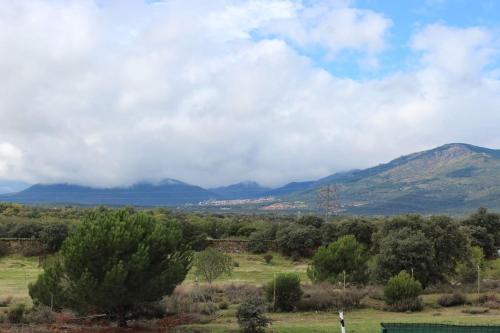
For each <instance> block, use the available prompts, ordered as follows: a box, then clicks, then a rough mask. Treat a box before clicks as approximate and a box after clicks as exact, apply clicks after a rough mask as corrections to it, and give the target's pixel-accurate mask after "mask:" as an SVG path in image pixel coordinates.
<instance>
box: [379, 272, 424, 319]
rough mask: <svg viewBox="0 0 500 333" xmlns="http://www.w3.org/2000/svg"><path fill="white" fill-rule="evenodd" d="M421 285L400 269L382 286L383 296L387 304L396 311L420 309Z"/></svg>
mask: <svg viewBox="0 0 500 333" xmlns="http://www.w3.org/2000/svg"><path fill="white" fill-rule="evenodd" d="M421 293H422V285H421V284H420V282H419V281H417V280H415V279H414V278H412V277H411V275H410V274H408V273H407V272H406V271H401V272H400V273H399V274H398V275H396V276H393V277H392V278H390V279H389V282H387V285H386V286H385V288H384V298H385V302H386V303H387V305H389V306H390V307H391V309H393V310H396V311H416V310H421V301H419V295H420V294H421Z"/></svg>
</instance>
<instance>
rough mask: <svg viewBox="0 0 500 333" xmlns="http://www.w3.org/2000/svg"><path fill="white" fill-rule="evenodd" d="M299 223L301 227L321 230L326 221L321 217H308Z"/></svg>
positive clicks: (304, 217) (301, 219)
mask: <svg viewBox="0 0 500 333" xmlns="http://www.w3.org/2000/svg"><path fill="white" fill-rule="evenodd" d="M297 223H298V224H301V225H305V226H309V227H314V228H321V227H322V226H323V224H325V220H324V219H322V218H321V217H319V216H315V215H307V216H302V217H301V218H300V219H299V220H298V221H297Z"/></svg>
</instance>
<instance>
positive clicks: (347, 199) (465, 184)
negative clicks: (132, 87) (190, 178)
mask: <svg viewBox="0 0 500 333" xmlns="http://www.w3.org/2000/svg"><path fill="white" fill-rule="evenodd" d="M328 185H335V188H336V201H337V203H338V207H339V210H340V211H343V212H348V213H355V214H383V215H391V214H399V213H406V212H419V213H439V212H443V213H444V212H457V213H459V212H466V211H469V210H472V209H475V208H477V207H480V206H485V207H489V208H492V209H500V186H499V185H500V150H494V149H488V148H482V147H477V146H473V145H469V144H463V143H453V144H447V145H444V146H441V147H438V148H435V149H431V150H426V151H422V152H417V153H413V154H410V155H406V156H402V157H399V158H396V159H394V160H392V161H390V162H388V163H385V164H380V165H378V166H375V167H372V168H368V169H363V170H351V171H347V172H339V173H335V174H332V175H329V176H327V177H324V178H321V179H318V180H314V181H305V182H293V183H289V184H286V185H284V186H282V187H279V188H274V189H271V188H266V187H262V186H260V185H259V184H257V183H255V182H251V181H247V182H241V183H238V184H234V185H230V186H224V187H217V188H210V189H204V188H202V187H199V186H195V185H191V184H187V183H184V182H180V181H177V180H173V179H167V180H164V181H162V182H160V183H156V184H152V183H139V184H135V185H133V186H129V187H116V188H92V187H86V186H79V185H73V184H45V185H44V184H37V185H33V186H31V187H29V188H27V189H25V190H22V191H20V192H17V193H11V194H3V195H0V201H9V202H20V203H26V204H50V203H52V204H62V203H74V204H83V205H98V204H106V205H129V204H132V205H137V206H182V205H186V204H190V205H196V204H198V203H199V202H202V201H210V200H212V201H213V200H219V201H221V200H234V199H250V200H251V199H256V198H261V197H273V198H274V201H275V202H278V203H294V202H301V203H304V205H301V207H306V209H311V210H314V209H316V208H317V204H316V201H317V197H318V194H317V193H318V189H320V188H324V187H325V186H328ZM262 205H269V201H266V202H265V203H263V204H262ZM287 207H293V206H287ZM301 209H303V208H301Z"/></svg>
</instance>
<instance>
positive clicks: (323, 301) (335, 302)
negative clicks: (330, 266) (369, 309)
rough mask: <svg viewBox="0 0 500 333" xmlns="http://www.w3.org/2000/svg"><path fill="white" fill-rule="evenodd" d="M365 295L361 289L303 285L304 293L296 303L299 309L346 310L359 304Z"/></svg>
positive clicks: (326, 285)
mask: <svg viewBox="0 0 500 333" xmlns="http://www.w3.org/2000/svg"><path fill="white" fill-rule="evenodd" d="M365 295H366V291H365V290H361V289H345V290H339V289H333V288H332V286H331V285H329V284H313V285H307V286H306V287H304V295H303V297H302V299H301V301H300V302H299V303H298V304H297V309H298V310H300V311H327V310H342V309H344V310H348V309H355V308H359V307H360V306H361V300H362V299H363V297H364V296H365Z"/></svg>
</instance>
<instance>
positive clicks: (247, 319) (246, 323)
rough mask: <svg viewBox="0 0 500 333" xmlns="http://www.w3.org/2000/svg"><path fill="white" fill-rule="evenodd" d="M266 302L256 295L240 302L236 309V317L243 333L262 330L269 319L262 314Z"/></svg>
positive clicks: (264, 310)
mask: <svg viewBox="0 0 500 333" xmlns="http://www.w3.org/2000/svg"><path fill="white" fill-rule="evenodd" d="M266 307H267V304H265V302H264V301H263V300H262V299H260V298H257V297H252V298H250V299H248V300H246V301H245V302H244V303H242V304H241V305H240V306H239V307H238V310H237V311H236V318H237V319H238V324H239V326H240V328H241V330H242V331H243V332H245V333H259V332H264V329H265V328H266V327H267V326H268V325H269V324H270V322H271V321H270V320H269V319H268V318H267V317H266V316H265V315H264V313H265V312H266Z"/></svg>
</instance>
